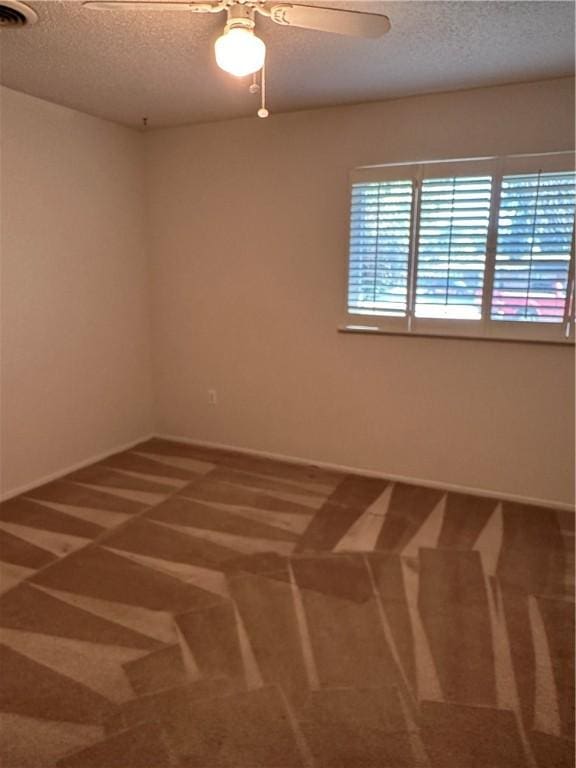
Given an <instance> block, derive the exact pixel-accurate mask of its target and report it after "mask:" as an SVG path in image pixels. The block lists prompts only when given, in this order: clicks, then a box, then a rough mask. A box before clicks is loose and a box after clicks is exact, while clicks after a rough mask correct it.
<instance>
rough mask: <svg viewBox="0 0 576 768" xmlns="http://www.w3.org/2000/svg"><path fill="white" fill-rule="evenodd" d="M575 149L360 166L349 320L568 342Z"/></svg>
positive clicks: (375, 326)
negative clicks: (455, 160)
mask: <svg viewBox="0 0 576 768" xmlns="http://www.w3.org/2000/svg"><path fill="white" fill-rule="evenodd" d="M573 169H574V155H573V154H571V153H555V154H552V155H541V156H518V157H508V158H489V159H476V160H465V161H457V162H452V161H450V162H436V163H425V164H418V165H402V166H382V167H371V168H362V169H358V170H357V171H356V172H355V173H354V175H353V178H352V190H351V215H350V249H349V269H348V304H347V310H348V316H347V321H346V327H347V328H349V329H362V330H375V331H398V332H403V333H410V332H412V333H424V334H426V333H427V334H440V335H463V336H466V335H468V336H474V337H489V338H512V339H517V338H525V339H534V340H544V341H545V340H553V341H570V340H571V339H573V333H574V332H573V322H572V318H573V314H574V307H573V304H574V296H573V294H574V211H575V205H576V174H575V172H574V170H573Z"/></svg>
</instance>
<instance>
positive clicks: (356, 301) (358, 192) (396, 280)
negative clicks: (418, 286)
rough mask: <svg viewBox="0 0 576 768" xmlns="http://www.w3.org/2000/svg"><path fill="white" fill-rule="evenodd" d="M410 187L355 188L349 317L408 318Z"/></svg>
mask: <svg viewBox="0 0 576 768" xmlns="http://www.w3.org/2000/svg"><path fill="white" fill-rule="evenodd" d="M412 203H413V183H412V181H391V182H377V183H359V184H353V185H352V207H351V222H350V260H349V272H348V312H350V313H352V314H368V315H391V316H398V317H403V316H405V315H406V308H407V301H408V270H409V259H410V230H411V221H412Z"/></svg>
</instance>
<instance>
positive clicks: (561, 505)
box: [155, 434, 574, 512]
mask: <svg viewBox="0 0 576 768" xmlns="http://www.w3.org/2000/svg"><path fill="white" fill-rule="evenodd" d="M155 437H157V438H160V439H162V440H172V441H173V442H175V443H184V444H185V445H197V446H198V447H199V448H214V449H215V450H221V451H236V452H237V453H244V454H246V455H247V456H259V457H260V458H263V459H274V460H275V461H285V462H286V463H287V464H298V465H305V466H312V467H318V468H319V469H328V470H332V471H334V472H343V473H345V474H349V475H362V476H363V477H377V478H381V479H383V480H391V481H394V482H396V483H408V484H410V485H422V486H425V487H426V488H437V489H438V490H441V491H452V492H454V493H467V494H471V495H472V496H484V497H487V498H490V499H498V500H500V501H515V502H519V503H520V504H529V505H531V506H538V507H549V508H552V509H559V510H562V511H565V512H574V506H573V505H571V504H568V503H565V502H562V501H550V500H549V499H539V498H534V497H530V496H521V495H519V494H515V493H506V492H504V491H498V490H486V489H484V488H473V487H470V486H465V485H455V484H453V483H441V482H437V481H435V480H423V479H422V478H418V477H409V476H407V475H392V474H389V473H387V472H378V471H375V470H372V469H362V468H361V467H348V466H346V465H344V464H332V463H330V462H327V461H314V460H312V459H302V458H298V457H297V456H287V455H285V454H283V453H270V452H269V451H257V450H254V449H253V448H244V447H242V446H238V445H225V444H224V443H213V442H209V441H206V440H193V439H191V438H188V437H181V436H179V435H166V434H156V435H155Z"/></svg>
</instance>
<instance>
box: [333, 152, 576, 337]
mask: <svg viewBox="0 0 576 768" xmlns="http://www.w3.org/2000/svg"><path fill="white" fill-rule="evenodd" d="M574 169H575V153H574V152H572V151H568V152H552V153H547V154H538V155H536V154H529V155H507V156H503V157H480V158H469V159H456V160H435V161H429V162H418V163H392V164H387V165H380V166H362V167H360V168H356V169H354V170H353V171H352V172H351V173H350V179H349V197H348V235H349V239H348V258H347V261H346V264H347V271H346V286H345V287H346V295H345V304H344V306H345V308H346V311H345V320H344V323H343V325H342V326H341V327H340V329H341V330H344V331H355V332H362V331H365V332H372V333H383V334H385V333H392V334H406V335H417V336H445V337H462V338H476V339H488V340H503V341H536V342H553V343H559V344H574V340H575V334H574V326H575V322H574V308H575V307H574V305H575V297H574V282H575V271H576V270H575V255H574V251H575V247H574V241H575V236H576V234H575V233H576V226H575V227H574V230H573V235H572V246H571V256H570V262H569V271H568V282H567V290H566V301H565V306H564V317H563V320H562V321H561V322H559V323H550V322H538V321H531V322H526V321H525V320H524V321H523V320H506V321H503V320H495V319H492V318H491V316H490V314H491V307H492V300H493V296H492V291H493V286H494V276H495V270H496V251H497V243H498V217H499V209H500V196H501V189H502V180H503V177H504V176H510V175H516V174H524V173H526V174H531V173H538V172H540V171H541V172H543V173H551V172H562V171H574ZM458 175H461V176H465V175H467V176H475V175H477V176H480V175H489V176H491V178H492V196H491V204H490V212H489V221H488V235H487V242H486V260H485V268H484V280H483V288H482V302H481V314H482V316H481V318H480V319H477V320H464V319H448V318H422V317H416V315H415V300H414V297H415V290H416V280H417V274H418V242H419V222H420V211H421V208H420V202H421V189H422V182H423V181H424V179H428V178H448V177H452V176H458ZM386 181H412V184H413V198H412V212H411V224H410V248H409V261H408V285H407V289H408V290H407V306H406V315H405V316H403V317H397V316H396V317H394V316H388V315H384V314H378V312H377V311H374V312H368V311H367V312H366V313H363V312H350V311H349V310H348V292H349V274H350V256H351V248H350V235H351V224H352V221H351V215H350V212H351V204H352V190H353V185H354V184H358V183H367V182H368V183H369V182H386Z"/></svg>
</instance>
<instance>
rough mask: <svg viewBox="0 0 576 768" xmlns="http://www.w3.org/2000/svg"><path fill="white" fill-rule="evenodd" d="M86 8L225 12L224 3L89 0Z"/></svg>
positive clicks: (99, 9)
mask: <svg viewBox="0 0 576 768" xmlns="http://www.w3.org/2000/svg"><path fill="white" fill-rule="evenodd" d="M82 6H83V7H84V8H89V9H90V10H94V11H189V12H190V11H191V12H192V13H218V11H223V10H224V7H225V6H224V3H222V2H215V3H194V2H188V3H163V2H149V1H148V0H141V1H140V0H110V1H109V2H108V0H87V2H85V3H82Z"/></svg>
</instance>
